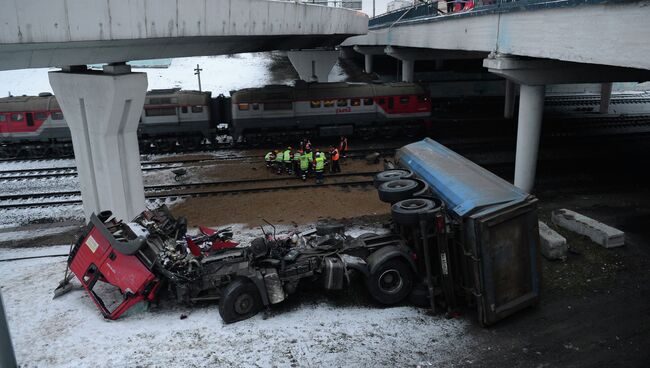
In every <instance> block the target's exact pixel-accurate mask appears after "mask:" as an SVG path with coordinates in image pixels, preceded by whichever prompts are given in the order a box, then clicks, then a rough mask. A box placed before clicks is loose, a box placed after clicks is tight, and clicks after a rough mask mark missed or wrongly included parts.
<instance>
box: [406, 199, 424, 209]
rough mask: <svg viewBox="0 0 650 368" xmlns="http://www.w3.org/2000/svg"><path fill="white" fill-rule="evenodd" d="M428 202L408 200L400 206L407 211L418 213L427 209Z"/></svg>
mask: <svg viewBox="0 0 650 368" xmlns="http://www.w3.org/2000/svg"><path fill="white" fill-rule="evenodd" d="M427 204H428V202H426V201H424V200H414V199H411V200H406V201H404V202H402V203H401V204H400V207H402V208H403V209H405V210H407V211H416V210H419V209H423V208H426V207H427Z"/></svg>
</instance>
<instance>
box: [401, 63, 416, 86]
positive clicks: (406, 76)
mask: <svg viewBox="0 0 650 368" xmlns="http://www.w3.org/2000/svg"><path fill="white" fill-rule="evenodd" d="M414 67H415V60H412V59H410V60H409V59H404V60H402V82H413V70H414Z"/></svg>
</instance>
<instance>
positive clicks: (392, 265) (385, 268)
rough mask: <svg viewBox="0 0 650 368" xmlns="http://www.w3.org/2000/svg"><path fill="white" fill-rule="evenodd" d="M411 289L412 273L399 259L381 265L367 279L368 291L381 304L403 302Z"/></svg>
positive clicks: (392, 259)
mask: <svg viewBox="0 0 650 368" xmlns="http://www.w3.org/2000/svg"><path fill="white" fill-rule="evenodd" d="M412 287H413V271H412V270H411V267H410V266H409V265H408V264H407V263H406V262H404V261H403V260H401V259H399V258H391V259H389V260H387V261H385V262H384V263H383V264H381V265H380V266H379V267H377V269H376V270H375V271H374V272H373V273H372V274H370V276H369V277H368V291H369V292H370V295H372V297H373V298H374V299H375V300H376V301H378V302H379V303H381V304H386V305H391V304H396V303H399V302H401V301H402V300H404V298H406V297H407V296H408V295H409V293H410V292H411V288H412Z"/></svg>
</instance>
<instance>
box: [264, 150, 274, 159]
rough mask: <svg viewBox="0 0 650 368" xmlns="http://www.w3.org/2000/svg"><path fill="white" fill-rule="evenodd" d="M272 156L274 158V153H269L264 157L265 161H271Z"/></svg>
mask: <svg viewBox="0 0 650 368" xmlns="http://www.w3.org/2000/svg"><path fill="white" fill-rule="evenodd" d="M271 156H273V152H269V153H267V154H266V156H264V161H271Z"/></svg>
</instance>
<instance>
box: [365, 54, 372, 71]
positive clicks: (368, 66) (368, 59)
mask: <svg viewBox="0 0 650 368" xmlns="http://www.w3.org/2000/svg"><path fill="white" fill-rule="evenodd" d="M363 60H364V61H365V63H364V71H365V72H366V73H368V74H370V73H372V55H371V54H366V55H364V57H363Z"/></svg>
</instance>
